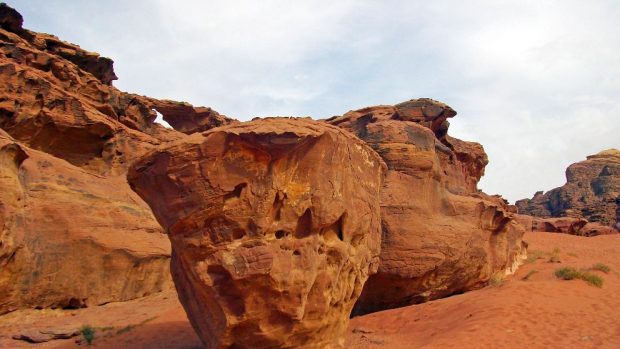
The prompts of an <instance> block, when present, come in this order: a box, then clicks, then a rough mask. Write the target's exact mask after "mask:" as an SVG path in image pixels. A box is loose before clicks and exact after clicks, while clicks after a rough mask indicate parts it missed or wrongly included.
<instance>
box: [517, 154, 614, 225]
mask: <svg viewBox="0 0 620 349" xmlns="http://www.w3.org/2000/svg"><path fill="white" fill-rule="evenodd" d="M516 205H517V207H518V209H519V213H520V214H525V215H531V216H536V217H541V218H550V217H572V218H583V219H586V220H587V221H589V222H592V223H599V224H601V225H606V226H609V227H616V229H617V230H618V231H620V214H619V212H620V150H617V149H608V150H605V151H602V152H600V153H598V154H596V155H590V156H588V157H587V160H585V161H581V162H578V163H574V164H572V165H570V166H569V167H568V168H567V169H566V184H564V185H563V186H561V187H559V188H555V189H552V190H550V191H548V192H546V193H543V192H542V191H540V192H537V193H536V194H535V195H534V197H533V198H532V199H523V200H519V201H517V203H516Z"/></svg>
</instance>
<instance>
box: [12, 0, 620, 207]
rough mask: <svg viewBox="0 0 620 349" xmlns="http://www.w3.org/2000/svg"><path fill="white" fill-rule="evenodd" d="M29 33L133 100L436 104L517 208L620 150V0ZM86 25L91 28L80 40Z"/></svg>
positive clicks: (80, 19) (348, 10) (222, 8)
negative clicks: (587, 161) (70, 45)
mask: <svg viewBox="0 0 620 349" xmlns="http://www.w3.org/2000/svg"><path fill="white" fill-rule="evenodd" d="M13 6H16V7H17V8H18V10H20V11H21V12H22V14H23V15H24V17H25V22H26V26H27V27H29V28H32V29H35V30H39V31H46V32H51V33H54V34H56V35H58V36H60V37H61V38H63V39H66V40H69V41H72V42H77V43H79V44H81V45H82V46H83V47H84V48H86V49H91V50H96V51H98V52H101V53H102V54H104V55H107V56H111V57H112V58H114V60H115V61H116V64H115V67H116V71H117V75H118V76H119V77H120V80H119V81H118V82H117V83H116V85H117V86H118V87H120V88H121V89H125V90H129V91H135V92H139V93H142V94H147V95H151V96H154V97H161V98H171V99H178V100H186V101H189V102H191V103H193V104H197V105H207V106H211V107H213V108H214V109H216V110H218V111H219V112H222V113H224V114H227V115H230V116H235V117H239V118H241V119H249V118H251V117H252V116H255V115H312V116H315V117H326V116H331V115H334V114H341V113H344V112H346V111H347V110H349V109H354V108H359V107H363V106H367V105H374V104H393V103H398V102H400V101H403V100H406V99H409V98H414V97H432V98H435V99H439V100H442V101H444V102H446V103H448V104H450V105H452V106H453V107H454V108H455V109H456V110H457V111H458V112H459V115H458V116H457V117H456V118H455V119H453V121H452V124H453V125H452V128H451V133H452V134H453V135H455V136H457V137H461V138H464V139H467V140H475V141H478V142H480V143H482V144H483V145H484V146H485V149H486V150H487V152H488V153H489V157H490V160H491V163H490V165H489V166H488V168H487V172H486V176H485V177H484V178H483V181H482V182H481V187H482V188H483V189H484V190H486V191H488V192H490V193H502V194H504V195H505V196H506V197H508V198H509V199H510V200H515V199H519V198H523V197H528V196H531V195H532V194H533V193H534V192H535V191H537V190H548V189H551V188H552V187H555V186H558V185H561V184H562V183H563V181H564V177H563V176H564V170H565V168H566V166H567V165H568V164H570V163H572V162H575V161H579V160H582V159H584V158H585V156H586V155H588V154H592V153H596V152H598V151H599V150H602V149H605V148H610V147H620V141H618V139H619V138H620V137H618V135H620V121H619V120H620V107H618V96H619V95H620V36H618V35H617V18H620V3H618V2H617V1H614V0H607V1H605V0H601V1H596V2H584V1H579V0H554V1H533V0H526V1H521V0H496V1H485V0H475V1H468V2H462V1H456V0H451V1H427V2H405V1H395V0H387V1H373V0H367V1H352V0H344V1H322V0H321V1H275V0H266V1H237V0H234V1H226V2H218V1H163V0H158V1H131V2H130V1H120V0H115V1H109V2H86V1H84V2H73V1H56V2H54V5H53V6H51V5H50V3H49V2H47V1H42V0H26V1H20V2H19V3H17V4H13ZM76 28H79V30H76Z"/></svg>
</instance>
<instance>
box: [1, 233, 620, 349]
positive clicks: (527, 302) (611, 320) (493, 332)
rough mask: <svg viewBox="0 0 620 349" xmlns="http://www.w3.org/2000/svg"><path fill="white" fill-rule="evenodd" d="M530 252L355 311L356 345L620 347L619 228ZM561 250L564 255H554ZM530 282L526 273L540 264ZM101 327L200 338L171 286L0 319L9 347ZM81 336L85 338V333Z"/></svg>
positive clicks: (118, 333) (105, 341)
mask: <svg viewBox="0 0 620 349" xmlns="http://www.w3.org/2000/svg"><path fill="white" fill-rule="evenodd" d="M525 240H526V241H527V242H528V243H529V244H530V246H529V251H530V252H529V253H530V255H531V256H534V255H540V256H541V259H538V260H535V261H533V262H530V263H526V264H525V265H523V266H522V267H521V268H520V269H519V271H518V272H517V273H516V274H515V275H513V276H510V277H509V278H508V279H507V280H505V281H504V282H503V283H502V284H501V285H499V286H489V287H487V288H485V289H482V290H479V291H472V292H468V293H465V294H462V295H458V296H453V297H449V298H445V299H440V300H436V301H431V302H428V303H424V304H420V305H415V306H410V307H406V308H400V309H393V310H388V311H383V312H378V313H374V314H370V315H366V316H362V317H357V318H354V319H353V320H352V321H351V324H350V326H349V335H348V337H347V347H349V348H620V274H619V272H620V260H618V258H617V256H618V255H620V235H605V236H597V237H590V238H585V237H578V236H572V235H566V234H551V233H527V234H526V236H525ZM556 248H557V249H559V250H560V252H559V258H560V261H561V263H550V262H549V261H548V260H549V254H550V253H552V251H553V250H554V249H556ZM595 263H604V264H606V265H607V266H609V267H610V268H611V271H610V272H609V273H607V274H606V273H603V272H600V271H595V272H593V273H595V274H597V275H599V276H601V277H602V278H603V279H604V284H603V287H602V288H597V287H594V286H591V285H589V284H587V283H586V282H584V281H581V280H573V281H564V280H558V279H557V278H555V276H554V275H553V272H554V271H555V270H556V269H557V268H559V267H564V266H568V267H574V268H584V269H585V268H589V267H591V266H592V265H593V264H595ZM534 270H535V271H536V273H534V274H532V275H531V276H530V277H529V279H528V280H523V278H524V277H525V276H526V275H528V274H529V273H530V272H532V271H534ZM84 324H89V325H91V326H93V327H96V328H97V329H96V333H95V341H94V343H93V345H92V348H129V349H137V348H153V349H158V348H159V349H163V348H167V349H181V348H184V349H189V348H200V347H201V344H200V342H199V340H198V338H197V337H196V335H195V334H194V333H193V330H192V328H191V327H190V325H189V322H188V321H187V319H186V317H185V313H184V312H183V309H182V308H181V306H180V305H179V303H178V301H177V300H176V295H175V294H174V293H172V292H168V293H160V294H157V295H154V296H150V297H146V298H143V299H140V300H135V301H130V302H124V303H110V304H108V305H105V306H101V307H93V308H85V309H79V310H29V311H17V312H14V313H11V314H8V315H6V316H3V317H0V347H1V348H31V347H33V348H77V347H84V346H85V344H82V346H78V345H77V344H76V343H75V341H74V339H69V340H56V341H51V342H47V343H42V344H28V343H25V342H22V341H16V340H13V339H11V336H12V335H14V334H16V333H19V332H20V331H23V330H25V329H42V328H64V327H79V326H82V325H84ZM78 338H79V337H78Z"/></svg>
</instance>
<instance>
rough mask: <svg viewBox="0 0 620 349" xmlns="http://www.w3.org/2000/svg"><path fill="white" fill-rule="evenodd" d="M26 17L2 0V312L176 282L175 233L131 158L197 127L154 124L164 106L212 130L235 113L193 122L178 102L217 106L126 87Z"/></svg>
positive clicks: (169, 113)
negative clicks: (143, 191) (146, 193)
mask: <svg viewBox="0 0 620 349" xmlns="http://www.w3.org/2000/svg"><path fill="white" fill-rule="evenodd" d="M22 22H23V19H22V17H21V15H20V14H19V13H18V12H17V11H15V10H14V9H12V8H10V7H8V6H7V5H5V4H0V81H1V82H2V83H1V84H0V162H1V164H2V167H1V168H0V173H1V175H0V188H2V190H0V314H1V313H4V312H7V311H11V310H14V309H17V308H23V307H80V306H86V305H92V304H101V303H106V302H111V301H122V300H127V299H131V298H136V297H140V296H142V295H145V294H148V293H152V292H156V291H159V290H161V289H163V288H166V287H171V286H172V283H171V278H170V277H169V260H170V243H169V241H168V239H167V237H166V236H165V234H164V232H163V230H162V229H161V227H159V225H158V224H157V222H156V220H155V218H154V217H153V215H152V213H151V212H150V210H149V207H148V206H147V205H146V204H145V203H144V202H143V201H142V200H141V199H140V198H139V197H138V196H137V195H136V194H135V193H134V192H133V191H131V189H130V188H129V186H128V184H127V182H126V178H125V177H126V172H127V168H128V167H129V165H130V164H131V162H133V161H134V159H136V158H137V157H139V156H142V155H143V154H144V153H146V152H147V151H149V150H151V149H154V148H155V147H157V146H160V145H163V144H165V143H167V142H169V141H173V140H178V139H181V138H184V137H186V135H185V134H184V133H181V132H178V131H175V130H171V129H166V128H164V127H162V126H160V125H159V124H156V123H154V122H153V121H154V119H155V117H156V112H155V111H154V110H153V109H154V108H162V111H161V112H162V114H164V118H166V117H169V118H171V120H173V121H174V122H173V123H178V124H183V125H186V124H188V125H190V124H192V123H195V124H196V125H197V126H196V127H200V129H201V130H204V129H206V128H208V127H210V126H216V125H218V123H219V124H222V123H226V122H231V121H230V119H227V118H225V117H223V116H219V114H217V113H216V112H214V111H211V112H210V114H204V115H203V114H200V113H199V114H200V115H199V116H192V119H191V120H190V121H188V122H185V121H183V120H182V119H183V116H182V115H178V113H176V114H175V111H176V110H177V109H178V106H182V107H183V108H190V109H192V110H193V109H196V110H203V109H206V108H194V107H192V106H190V105H188V104H186V103H178V102H172V101H159V100H156V99H153V98H148V97H143V96H138V95H134V94H129V93H125V92H121V91H119V90H117V89H116V88H114V87H113V86H111V82H112V81H113V80H114V79H116V75H115V74H114V70H113V66H112V63H113V62H112V60H110V59H108V58H105V57H101V56H99V55H98V54H96V53H92V52H88V51H85V50H83V49H81V48H80V47H78V46H76V45H73V44H69V43H66V42H63V41H61V40H59V39H58V38H56V37H54V36H52V35H48V34H41V33H35V32H32V31H29V30H27V29H24V28H23V27H22ZM175 108H176V109H175ZM212 119H213V120H212ZM189 128H190V127H189V126H185V128H184V131H187V130H188V129H189Z"/></svg>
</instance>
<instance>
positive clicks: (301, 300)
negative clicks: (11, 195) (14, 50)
mask: <svg viewBox="0 0 620 349" xmlns="http://www.w3.org/2000/svg"><path fill="white" fill-rule="evenodd" d="M384 172H385V164H384V163H383V161H381V159H380V158H379V156H377V154H376V153H375V152H374V151H372V149H370V148H369V147H368V146H367V145H366V144H364V143H363V142H361V141H360V140H359V139H357V138H355V137H353V136H352V135H351V134H349V133H348V132H344V131H342V130H340V129H338V128H336V127H333V126H330V125H327V124H324V123H322V122H318V121H311V120H309V119H287V118H269V119H259V120H255V121H251V122H248V123H243V124H239V125H231V126H225V127H220V128H217V129H214V130H212V131H209V132H206V133H204V134H195V135H193V136H190V137H189V138H188V139H186V140H185V141H183V142H177V143H176V144H175V145H173V146H170V147H167V148H166V149H164V150H159V151H157V152H155V153H153V154H150V155H149V156H147V157H146V158H144V159H142V160H140V161H139V162H137V163H136V164H135V165H134V167H132V169H131V170H130V172H129V175H128V179H129V182H130V184H131V185H132V188H134V190H136V191H137V192H138V193H139V194H140V196H142V197H143V198H144V200H145V201H146V202H147V203H149V205H150V206H151V208H152V209H153V212H154V214H155V216H156V217H157V219H158V220H159V222H160V223H161V224H162V226H163V227H164V228H165V229H166V230H167V231H168V233H169V236H170V239H171V241H172V246H173V256H172V273H173V277H174V279H175V284H176V286H177V290H178V292H179V297H180V300H181V302H182V303H183V305H184V307H185V309H186V311H187V313H188V316H189V319H190V321H191V323H192V325H193V326H194V328H195V330H196V332H197V333H198V335H199V336H200V337H201V339H202V340H203V342H204V344H205V345H206V346H207V347H208V348H275V347H277V348H301V347H303V348H329V347H340V345H341V344H342V339H343V334H344V331H345V330H346V326H347V323H348V318H349V314H350V313H351V309H352V308H353V305H354V303H355V301H356V300H357V298H358V296H359V295H360V293H361V291H362V286H363V285H364V282H365V281H366V279H367V277H368V275H369V274H370V273H372V272H373V271H375V270H376V267H377V264H378V254H379V248H380V218H379V190H380V188H381V182H382V178H383V175H384Z"/></svg>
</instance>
